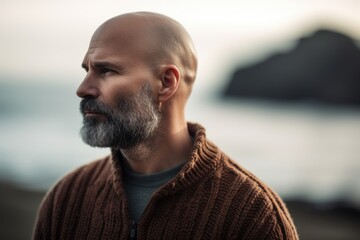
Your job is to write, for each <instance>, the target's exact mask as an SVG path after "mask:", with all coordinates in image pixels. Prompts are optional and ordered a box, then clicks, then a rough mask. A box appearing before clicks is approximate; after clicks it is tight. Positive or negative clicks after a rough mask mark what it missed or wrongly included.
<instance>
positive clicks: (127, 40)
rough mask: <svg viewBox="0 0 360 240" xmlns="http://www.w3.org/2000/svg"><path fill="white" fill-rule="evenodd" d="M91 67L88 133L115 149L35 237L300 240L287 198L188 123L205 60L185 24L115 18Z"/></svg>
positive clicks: (57, 197)
mask: <svg viewBox="0 0 360 240" xmlns="http://www.w3.org/2000/svg"><path fill="white" fill-rule="evenodd" d="M82 66H83V68H84V69H85V70H86V72H87V74H86V77H85V79H84V81H83V82H82V83H81V85H80V86H79V88H78V90H77V95H78V96H79V97H81V98H82V101H81V104H80V110H81V113H82V115H83V117H84V126H83V128H82V129H81V135H82V138H83V140H84V142H85V143H87V144H89V145H90V146H94V147H110V148H111V150H112V151H111V155H110V156H108V157H106V158H104V159H101V160H98V161H95V162H92V163H89V164H87V165H85V166H83V167H81V168H79V169H77V170H75V171H74V172H72V173H70V174H68V175H67V176H65V177H64V178H63V179H62V180H60V181H59V183H57V184H56V186H55V187H54V188H53V189H52V190H51V191H50V192H49V193H48V194H47V195H46V197H45V199H44V200H43V202H42V205H41V208H40V211H39V213H38V219H37V224H36V229H35V232H34V239H129V238H132V239H135V238H136V239H297V233H296V229H295V227H294V224H293V222H292V220H291V217H290V215H289V213H288V211H287V209H286V207H285V205H284V204H283V202H282V201H281V199H280V198H279V197H278V196H277V195H276V194H275V193H274V192H273V191H271V190H270V189H269V188H268V187H267V186H266V185H265V184H264V183H262V182H261V181H260V180H258V179H257V178H256V177H254V176H253V175H252V174H251V173H249V172H248V171H246V170H245V169H243V168H242V167H240V166H238V165H236V164H235V163H234V162H233V161H232V160H230V159H229V158H228V157H227V156H226V155H225V154H224V153H222V152H221V151H220V150H219V149H218V148H217V147H216V146H215V145H214V144H212V143H211V142H210V141H209V140H207V138H206V135H205V130H204V128H203V127H201V126H200V125H198V124H193V123H187V122H186V120H185V114H184V109H185V104H186V101H187V99H188V97H189V95H190V92H191V89H192V86H193V83H194V80H195V76H196V68H197V58H196V53H195V50H194V47H193V44H192V42H191V39H190V37H189V35H188V33H187V32H186V30H185V29H184V28H183V27H182V26H181V25H180V24H179V23H178V22H176V21H174V20H173V19H171V18H169V17H166V16H164V15H160V14H156V13H148V12H138V13H128V14H124V15H120V16H117V17H114V18H112V19H110V20H108V21H106V22H105V23H104V24H102V25H101V26H100V27H99V28H98V29H97V30H96V32H95V33H94V35H93V37H92V39H91V42H90V46H89V49H88V51H87V53H86V55H85V58H84V60H83V63H82Z"/></svg>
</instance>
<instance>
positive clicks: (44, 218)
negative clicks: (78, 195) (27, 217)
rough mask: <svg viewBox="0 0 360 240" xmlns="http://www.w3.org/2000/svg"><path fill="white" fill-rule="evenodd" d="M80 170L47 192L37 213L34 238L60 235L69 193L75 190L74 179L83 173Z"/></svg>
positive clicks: (70, 174)
mask: <svg viewBox="0 0 360 240" xmlns="http://www.w3.org/2000/svg"><path fill="white" fill-rule="evenodd" d="M80 170H81V168H80V169H77V170H76V171H74V172H72V173H69V174H68V175H66V176H65V177H63V178H62V179H61V180H60V181H59V182H58V183H56V184H55V186H54V187H53V188H52V189H50V190H49V191H48V192H47V193H46V195H45V197H44V199H43V200H42V202H41V204H40V207H39V210H38V213H37V217H36V221H35V226H34V231H33V236H32V238H33V240H43V239H56V238H57V237H58V236H57V235H58V234H57V231H58V230H59V228H58V227H59V225H61V221H62V215H63V214H64V211H65V209H66V205H67V204H68V201H69V193H70V192H72V191H74V189H73V185H74V181H75V179H76V178H77V177H78V176H79V175H80V174H81V171H80ZM55 236H56V237H55Z"/></svg>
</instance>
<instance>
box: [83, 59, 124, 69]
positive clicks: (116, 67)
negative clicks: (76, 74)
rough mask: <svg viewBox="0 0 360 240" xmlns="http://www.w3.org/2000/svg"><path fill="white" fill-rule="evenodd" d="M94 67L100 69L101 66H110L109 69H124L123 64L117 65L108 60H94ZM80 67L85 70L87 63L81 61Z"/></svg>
mask: <svg viewBox="0 0 360 240" xmlns="http://www.w3.org/2000/svg"><path fill="white" fill-rule="evenodd" d="M93 66H94V68H97V69H101V68H111V69H117V70H124V66H122V65H117V64H114V63H111V62H108V61H99V62H95V63H94V64H93ZM81 67H82V68H84V69H85V70H86V69H88V65H87V64H86V63H85V62H83V63H82V64H81Z"/></svg>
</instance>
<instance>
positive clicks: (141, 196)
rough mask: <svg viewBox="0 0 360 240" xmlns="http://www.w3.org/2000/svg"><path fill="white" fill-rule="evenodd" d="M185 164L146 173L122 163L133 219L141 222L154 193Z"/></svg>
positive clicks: (125, 187)
mask: <svg viewBox="0 0 360 240" xmlns="http://www.w3.org/2000/svg"><path fill="white" fill-rule="evenodd" d="M183 166H184V163H182V164H180V165H178V166H176V167H174V168H171V169H168V170H165V171H163V172H158V173H154V174H149V175H144V174H139V173H135V172H133V171H132V169H131V168H130V167H129V166H127V164H122V169H123V181H124V189H125V193H126V196H127V200H128V206H129V212H130V217H131V219H132V220H135V221H136V222H139V220H140V217H141V215H142V213H143V212H144V210H145V208H146V206H147V205H148V203H149V201H150V199H151V196H152V194H153V193H154V192H156V191H157V190H158V189H159V188H160V187H161V186H163V185H165V184H166V183H167V182H169V181H170V180H171V179H173V178H174V177H175V176H176V175H177V173H178V172H179V171H180V170H181V168H182V167H183Z"/></svg>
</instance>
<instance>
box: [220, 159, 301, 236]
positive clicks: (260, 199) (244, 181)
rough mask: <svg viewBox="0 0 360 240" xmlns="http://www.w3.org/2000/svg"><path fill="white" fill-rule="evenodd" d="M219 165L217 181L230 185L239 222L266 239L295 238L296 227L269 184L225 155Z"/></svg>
mask: <svg viewBox="0 0 360 240" xmlns="http://www.w3.org/2000/svg"><path fill="white" fill-rule="evenodd" d="M221 154H222V159H223V161H222V164H221V167H220V168H219V170H221V171H220V173H219V174H218V176H219V177H220V179H221V180H220V181H221V182H223V185H224V186H226V185H229V186H230V187H231V189H232V190H231V191H232V193H233V201H234V202H236V204H235V205H238V209H241V210H240V211H241V212H240V213H239V214H241V215H242V216H243V218H242V220H241V221H245V222H248V223H249V226H251V225H253V226H256V227H253V230H254V232H258V233H262V234H264V235H266V236H268V237H267V238H266V239H297V233H296V229H295V226H294V223H293V220H292V219H291V216H290V214H289V212H288V210H287V208H286V206H285V203H284V202H283V201H282V199H281V198H280V197H279V196H278V194H277V193H275V192H274V191H273V190H272V189H271V188H270V187H269V186H267V185H266V184H265V183H264V182H262V181H261V180H260V179H259V178H257V177H256V176H255V175H253V174H252V173H251V172H250V171H248V170H247V169H245V168H244V167H242V166H240V165H238V164H237V163H235V162H234V161H233V160H231V159H230V158H229V157H227V156H226V155H225V154H223V153H221ZM259 223H261V224H259Z"/></svg>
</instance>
